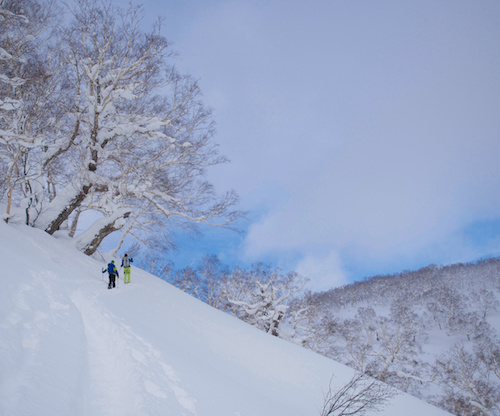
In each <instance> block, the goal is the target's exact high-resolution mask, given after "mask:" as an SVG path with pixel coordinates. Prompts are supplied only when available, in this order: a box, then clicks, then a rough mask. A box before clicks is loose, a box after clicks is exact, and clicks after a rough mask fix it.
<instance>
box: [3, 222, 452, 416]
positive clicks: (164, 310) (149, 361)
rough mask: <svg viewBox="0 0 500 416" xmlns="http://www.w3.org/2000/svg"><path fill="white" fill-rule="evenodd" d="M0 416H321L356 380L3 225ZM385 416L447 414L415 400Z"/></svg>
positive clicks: (167, 290) (60, 243)
mask: <svg viewBox="0 0 500 416" xmlns="http://www.w3.org/2000/svg"><path fill="white" fill-rule="evenodd" d="M0 264H1V267H2V273H1V283H2V289H1V292H0V331H1V332H0V415H4V416H11V415H12V416H31V415H51V416H67V415H73V416H78V415H89V416H90V415H91V416H100V415H103V416H104V415H105V416H111V415H116V416H125V415H134V416H138V415H161V416H167V415H175V416H182V415H188V416H190V415H199V416H226V415H227V416H266V415H269V416H280V415H283V416H295V415H296V416H305V415H311V416H314V415H319V411H320V408H321V406H322V403H323V397H324V393H325V392H326V391H327V389H328V384H329V382H330V379H331V378H332V376H333V383H334V385H337V386H340V385H341V384H343V383H345V382H347V381H348V380H349V379H350V377H351V376H352V372H351V370H350V369H348V368H347V367H344V366H343V365H341V364H338V363H336V362H334V361H332V360H329V359H327V358H325V357H322V356H320V355H317V354H315V353H313V352H311V351H308V350H305V349H302V348H300V347H298V346H295V345H293V344H290V343H287V342H285V341H283V340H280V339H278V338H275V337H272V336H270V335H267V334H265V333H263V332H260V331H258V330H257V329H255V328H253V327H251V326H248V325H246V324H245V323H243V322H240V321H239V320H237V319H235V318H233V317H231V316H229V315H226V314H224V313H222V312H220V311H218V310H215V309H213V308H210V307H209V306H207V305H205V304H204V303H202V302H200V301H197V300H195V299H193V298H191V297H190V296H188V295H186V294H184V293H183V292H181V291H179V290H178V289H176V288H174V287H172V286H170V285H169V284H167V283H165V282H164V281H162V280H160V279H158V278H156V277H154V276H152V275H149V274H148V273H145V272H143V271H141V270H138V269H136V268H132V283H131V284H130V285H126V286H124V285H123V283H122V280H121V279H120V280H119V284H118V288H117V289H113V290H107V283H106V277H105V276H103V275H102V274H101V269H102V267H103V266H104V263H100V262H98V261H96V260H94V259H91V258H88V257H87V256H85V255H83V254H81V253H79V252H77V251H75V249H74V248H72V245H71V244H67V242H65V241H64V240H58V239H54V238H53V237H50V236H49V235H47V234H45V233H43V232H42V231H39V230H35V229H32V228H27V227H21V226H12V225H6V224H5V223H3V222H1V223H0ZM377 414H379V415H385V416H401V415H405V416H412V415H415V416H421V415H424V414H425V415H426V416H444V415H446V414H447V413H446V412H444V411H442V410H439V409H437V408H435V407H432V406H430V405H429V404H426V403H424V402H422V401H419V400H417V399H415V398H413V397H411V396H408V395H404V394H400V395H398V396H396V397H395V398H394V399H392V400H391V402H390V403H389V404H388V406H387V407H386V408H385V409H384V410H383V411H382V412H380V413H377Z"/></svg>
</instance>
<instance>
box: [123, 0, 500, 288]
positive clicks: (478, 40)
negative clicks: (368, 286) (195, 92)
mask: <svg viewBox="0 0 500 416" xmlns="http://www.w3.org/2000/svg"><path fill="white" fill-rule="evenodd" d="M118 3H119V4H120V3H123V4H124V3H125V2H124V1H123V0H119V2H118ZM142 4H143V6H144V12H145V23H146V24H148V23H149V22H153V21H154V20H155V19H156V18H158V17H159V16H162V17H163V18H164V24H163V33H164V35H165V36H166V37H167V39H169V40H170V41H171V42H173V48H174V49H175V50H176V51H177V52H178V57H177V58H176V60H177V62H176V65H177V66H178V68H179V69H180V70H181V71H182V72H185V73H188V74H191V75H192V76H193V77H194V78H196V79H198V80H199V85H200V87H201V89H202V91H203V93H204V100H205V104H206V105H208V106H210V107H212V108H213V109H214V115H215V121H216V123H217V134H216V137H215V141H216V142H217V143H218V144H219V145H220V152H221V153H222V154H224V155H226V156H227V157H228V159H230V161H231V162H230V163H228V164H225V165H222V166H218V167H215V168H213V169H212V170H211V171H210V172H209V179H210V181H212V182H213V183H214V184H215V186H216V188H217V189H218V190H219V192H221V193H223V192H225V191H227V190H229V189H234V190H235V191H237V192H238V194H239V195H240V205H239V207H238V208H240V209H242V210H244V211H247V212H248V216H247V219H246V220H245V221H242V222H240V223H239V224H238V226H239V228H240V229H241V231H242V232H241V233H239V234H235V233H230V232H226V231H224V230H219V229H208V230H204V231H205V233H204V237H202V238H199V237H197V238H196V239H193V238H187V237H185V236H179V238H178V240H177V244H178V251H177V252H176V253H174V254H173V255H172V256H173V260H174V262H175V263H176V264H178V263H180V264H181V265H182V264H183V263H184V264H187V263H189V262H191V261H193V260H196V259H199V257H200V256H201V255H203V253H206V252H210V253H213V254H217V255H218V256H219V257H220V258H221V260H222V261H223V262H226V263H228V264H238V263H240V264H250V263H251V262H255V261H265V262H270V263H272V264H277V265H279V266H280V267H283V268H285V269H289V270H291V269H292V270H296V271H297V272H299V273H301V274H304V275H306V276H308V277H309V278H310V279H311V282H312V284H313V286H314V288H315V289H317V290H324V289H328V288H331V287H335V286H339V285H343V284H346V283H349V282H352V281H354V280H359V279H362V278H364V277H367V276H373V275H377V274H386V273H397V272H400V271H403V270H412V269H416V268H418V267H422V266H426V265H429V264H431V263H435V264H450V263H455V262H468V261H474V260H476V259H478V258H481V257H485V256H497V255H499V254H500V209H499V208H500V167H499V166H500V117H499V110H500V42H499V39H500V24H499V22H500V3H499V2H498V1H496V0H482V1H480V2H473V1H470V0H467V1H465V0H422V1H418V2H401V1H398V0H394V1H390V0H381V1H376V2H375V1H371V0H349V1H340V0H339V1H331V0H330V1H322V0H317V1H311V2H307V4H306V3H305V2H302V1H290V0H269V1H264V0H261V1H259V0H252V1H249V0H234V1H233V0H182V1H164V0H143V1H142Z"/></svg>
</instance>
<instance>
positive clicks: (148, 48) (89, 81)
mask: <svg viewBox="0 0 500 416" xmlns="http://www.w3.org/2000/svg"><path fill="white" fill-rule="evenodd" d="M75 4H76V5H75V7H74V8H73V9H72V14H73V21H72V23H71V25H70V27H69V28H68V29H67V30H64V32H63V36H64V39H63V40H64V44H65V47H66V55H67V56H68V61H67V71H68V74H69V82H70V84H71V87H72V89H73V104H72V106H71V109H70V115H71V118H72V128H71V129H70V130H69V131H68V137H69V139H67V143H68V146H67V147H66V148H65V151H63V152H59V153H58V154H57V155H55V157H54V158H52V160H51V163H55V162H57V161H59V163H61V160H63V161H64V163H65V164H67V165H68V166H71V167H72V169H74V174H73V175H72V176H71V178H70V180H68V181H67V182H66V183H64V182H63V183H62V184H60V185H64V187H63V189H62V190H60V191H59V192H58V193H57V195H56V196H55V197H54V198H53V200H52V201H51V203H50V204H49V206H48V207H47V208H46V209H45V210H44V212H42V214H41V215H40V216H39V218H38V220H37V222H36V225H37V227H40V228H43V229H44V230H45V231H46V232H48V233H49V234H53V233H54V232H56V231H57V230H58V229H60V228H61V226H63V224H64V223H65V221H67V220H69V219H70V217H72V218H73V219H75V217H76V213H77V212H78V211H89V210H90V211H94V212H98V213H99V214H100V218H99V219H98V220H97V221H96V222H95V223H94V224H93V225H92V226H91V227H89V228H87V229H86V230H85V231H84V232H83V233H81V234H80V235H79V236H77V237H76V238H75V244H76V245H77V247H78V248H79V249H80V250H82V251H84V252H85V253H86V254H92V253H93V252H95V250H96V249H97V248H98V246H99V245H100V243H101V242H102V241H103V239H104V238H105V237H106V236H107V235H109V234H111V233H113V232H115V231H119V230H123V231H124V233H125V234H129V233H133V231H134V230H141V231H142V232H146V231H147V232H155V231H157V230H159V229H162V228H165V227H172V226H175V227H189V226H191V225H192V224H199V223H206V224H210V225H217V226H227V225H229V224H230V223H231V222H233V221H234V220H235V219H236V218H237V217H238V215H239V214H238V213H237V212H234V211H231V210H230V208H231V207H232V206H233V205H234V203H235V202H236V195H235V194H234V193H233V192H228V193H226V194H225V195H222V196H217V194H216V193H215V191H214V189H213V186H212V185H211V184H210V183H208V182H207V181H206V180H205V179H204V175H205V172H206V169H207V168H208V167H210V166H213V165H217V164H219V163H224V162H225V161H226V160H225V158H223V157H221V156H220V155H219V154H218V152H217V147H216V145H215V144H214V143H213V141H212V140H213V135H214V123H213V119H212V114H211V112H210V110H208V109H207V108H206V107H205V106H204V104H203V103H202V101H201V91H200V89H199V87H198V85H197V83H196V82H195V81H194V80H193V79H192V78H191V77H189V76H186V75H181V74H179V73H178V72H177V71H176V70H175V68H174V67H173V66H171V65H170V64H169V59H170V58H171V55H172V54H173V52H171V50H170V45H169V43H168V42H167V41H166V39H165V38H164V37H163V36H162V35H161V25H160V24H159V23H158V24H156V25H155V26H154V27H153V29H152V30H151V31H150V32H149V33H144V32H143V31H142V30H141V26H140V24H141V18H142V12H141V9H140V8H137V7H133V6H130V7H129V8H128V9H126V10H122V9H119V8H116V7H114V6H113V4H112V3H111V2H106V1H104V2H98V1H94V0H78V1H76V3H75Z"/></svg>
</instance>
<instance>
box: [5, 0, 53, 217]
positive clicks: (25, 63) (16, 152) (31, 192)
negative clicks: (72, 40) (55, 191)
mask: <svg viewBox="0 0 500 416" xmlns="http://www.w3.org/2000/svg"><path fill="white" fill-rule="evenodd" d="M58 10H59V9H58V8H57V6H56V4H55V3H54V2H53V1H40V2H37V1H31V0H14V1H13V0H0V164H1V169H2V173H3V178H4V179H3V181H2V183H0V189H1V191H2V194H1V195H4V196H5V197H6V213H5V215H4V219H5V221H6V222H8V220H9V218H10V216H11V210H12V204H13V199H14V197H15V192H16V190H17V193H18V194H19V196H18V199H21V200H22V199H24V207H25V209H26V223H30V207H33V206H35V205H36V206H37V208H38V209H40V203H41V200H42V198H43V195H42V194H41V190H42V188H41V186H38V185H39V184H40V182H41V181H40V182H38V183H37V181H38V180H40V178H41V177H42V171H41V169H40V166H41V164H40V154H41V150H42V147H43V146H45V145H46V142H47V139H48V137H49V136H50V135H51V134H52V133H53V131H54V128H55V120H56V119H55V118H54V117H53V116H54V113H53V107H52V103H53V99H52V98H53V95H52V93H54V80H55V78H56V77H55V72H54V68H53V65H52V64H53V62H52V61H51V54H50V53H49V51H50V49H49V45H48V41H49V40H50V38H51V35H52V25H53V23H54V21H55V16H56V14H57V12H58ZM1 195H0V196H1Z"/></svg>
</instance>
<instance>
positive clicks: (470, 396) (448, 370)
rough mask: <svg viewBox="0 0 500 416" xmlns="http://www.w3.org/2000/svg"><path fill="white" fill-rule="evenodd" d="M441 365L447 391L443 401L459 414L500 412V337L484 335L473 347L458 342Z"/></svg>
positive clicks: (483, 415)
mask: <svg viewBox="0 0 500 416" xmlns="http://www.w3.org/2000/svg"><path fill="white" fill-rule="evenodd" d="M437 368H438V374H439V378H440V381H441V383H442V385H443V386H444V387H445V391H446V396H445V398H444V399H443V404H444V405H445V407H446V408H448V409H450V410H452V411H453V413H454V414H455V415H457V416H465V415H467V416H469V415H472V416H476V415H477V416H497V415H500V348H499V344H498V339H495V338H493V339H491V338H490V337H488V336H483V337H482V338H481V339H478V340H476V341H475V342H474V346H473V348H472V349H471V348H467V347H466V346H465V345H464V344H463V343H460V344H456V345H454V346H453V347H452V348H451V349H450V351H449V352H448V353H447V354H445V355H443V356H442V357H440V358H439V359H438V360H437Z"/></svg>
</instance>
